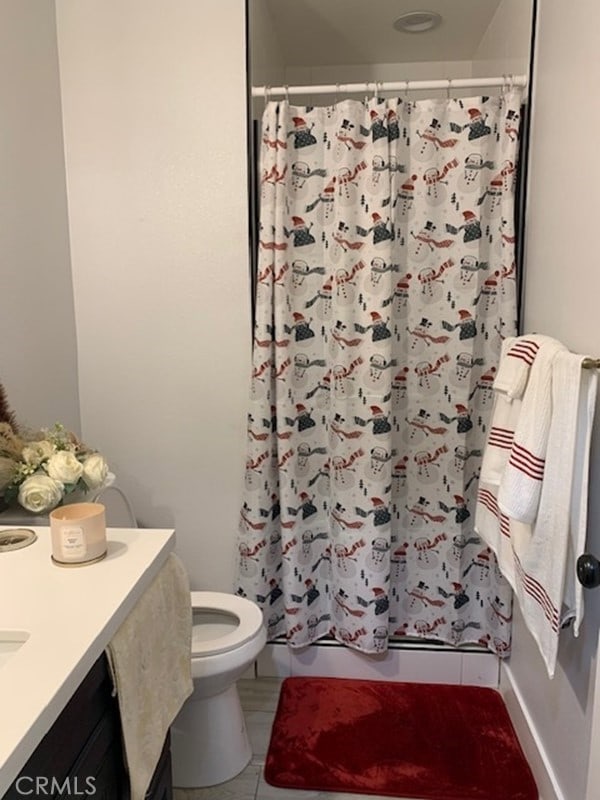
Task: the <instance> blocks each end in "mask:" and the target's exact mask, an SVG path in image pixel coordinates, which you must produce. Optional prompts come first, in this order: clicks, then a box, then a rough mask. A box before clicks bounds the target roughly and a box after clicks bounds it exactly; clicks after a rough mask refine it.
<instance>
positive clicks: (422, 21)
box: [394, 11, 442, 33]
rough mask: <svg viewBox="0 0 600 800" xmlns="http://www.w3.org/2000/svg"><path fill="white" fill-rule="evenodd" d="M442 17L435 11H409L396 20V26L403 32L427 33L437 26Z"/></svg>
mask: <svg viewBox="0 0 600 800" xmlns="http://www.w3.org/2000/svg"><path fill="white" fill-rule="evenodd" d="M441 21H442V17H441V15H440V14H436V12H435V11H408V12H407V13H406V14H402V15H401V16H399V17H398V19H397V20H396V21H395V22H394V28H395V29H396V30H397V31H401V32H403V33H426V32H427V31H431V30H433V29H434V28H437V27H438V25H439V24H440V23H441Z"/></svg>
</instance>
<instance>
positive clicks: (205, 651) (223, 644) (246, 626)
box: [190, 592, 263, 658]
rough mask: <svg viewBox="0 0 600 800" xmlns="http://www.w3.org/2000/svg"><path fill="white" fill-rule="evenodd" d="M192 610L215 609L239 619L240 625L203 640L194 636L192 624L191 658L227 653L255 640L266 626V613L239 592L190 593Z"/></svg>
mask: <svg viewBox="0 0 600 800" xmlns="http://www.w3.org/2000/svg"><path fill="white" fill-rule="evenodd" d="M190 594H191V603H192V610H193V611H208V612H211V611H214V612H215V613H223V614H225V615H231V616H233V617H235V618H236V619H237V626H236V627H235V628H234V629H233V630H232V631H231V633H227V634H225V635H224V636H219V637H218V638H216V639H208V640H201V639H200V638H199V637H197V636H194V629H195V628H199V627H201V625H194V626H193V627H192V658H199V657H202V656H210V655H217V654H218V653H226V652H227V651H228V650H233V649H234V648H236V647H241V645H243V644H245V643H246V642H248V641H250V639H253V638H254V637H255V636H256V634H257V633H258V632H259V631H260V629H261V627H262V625H263V615H262V611H261V610H260V608H259V607H258V606H257V605H256V604H255V603H252V602H250V600H246V599H245V598H243V597H238V596H237V595H233V594H227V593H225V592H191V593H190Z"/></svg>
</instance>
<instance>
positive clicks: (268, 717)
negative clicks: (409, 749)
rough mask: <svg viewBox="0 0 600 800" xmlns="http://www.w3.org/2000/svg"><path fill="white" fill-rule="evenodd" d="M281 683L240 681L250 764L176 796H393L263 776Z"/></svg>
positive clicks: (222, 799)
mask: <svg viewBox="0 0 600 800" xmlns="http://www.w3.org/2000/svg"><path fill="white" fill-rule="evenodd" d="M280 685H281V680H280V679H279V678H256V679H255V680H241V681H239V682H238V689H239V692H240V698H241V701H242V706H243V708H244V713H245V715H246V725H247V728H248V735H249V737H250V743H251V745H252V753H253V756H252V760H251V761H250V764H248V766H247V767H246V769H245V770H244V771H243V772H242V773H241V774H240V775H238V776H237V777H235V778H234V779H233V780H231V781H228V782H227V783H222V784H220V785H219V786H212V787H210V788H207V789H175V792H174V800H319V799H321V800H366V798H370V800H389V797H387V798H383V797H379V796H376V795H364V794H340V793H338V792H313V791H298V790H293V789H278V788H276V787H275V786H269V784H268V783H267V782H266V781H265V779H264V776H263V766H264V763H265V756H266V754H267V749H268V747H269V738H270V736H271V725H272V723H273V717H274V715H275V710H276V708H277V701H278V698H279V687H280ZM400 800H401V799H400ZM404 800H410V798H404Z"/></svg>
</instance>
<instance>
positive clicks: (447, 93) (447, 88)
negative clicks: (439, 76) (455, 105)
mask: <svg viewBox="0 0 600 800" xmlns="http://www.w3.org/2000/svg"><path fill="white" fill-rule="evenodd" d="M451 89H452V78H448V86H447V87H446V99H447V100H450V90H451Z"/></svg>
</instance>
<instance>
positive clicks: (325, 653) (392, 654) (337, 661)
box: [290, 645, 400, 681]
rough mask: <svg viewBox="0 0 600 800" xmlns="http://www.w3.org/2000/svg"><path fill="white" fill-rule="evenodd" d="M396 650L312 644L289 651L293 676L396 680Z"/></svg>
mask: <svg viewBox="0 0 600 800" xmlns="http://www.w3.org/2000/svg"><path fill="white" fill-rule="evenodd" d="M399 655H400V652H399V651H398V650H389V651H388V652H387V653H386V654H382V655H369V654H367V653H359V652H357V651H356V650H349V649H348V648H345V647H335V646H333V647H332V646H328V645H321V646H320V645H313V646H311V647H306V648H304V649H302V650H294V651H293V652H292V653H291V654H290V666H291V673H292V675H302V676H315V675H320V676H321V677H325V678H364V679H368V680H375V681H376V680H398V671H399V663H400V658H399Z"/></svg>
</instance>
